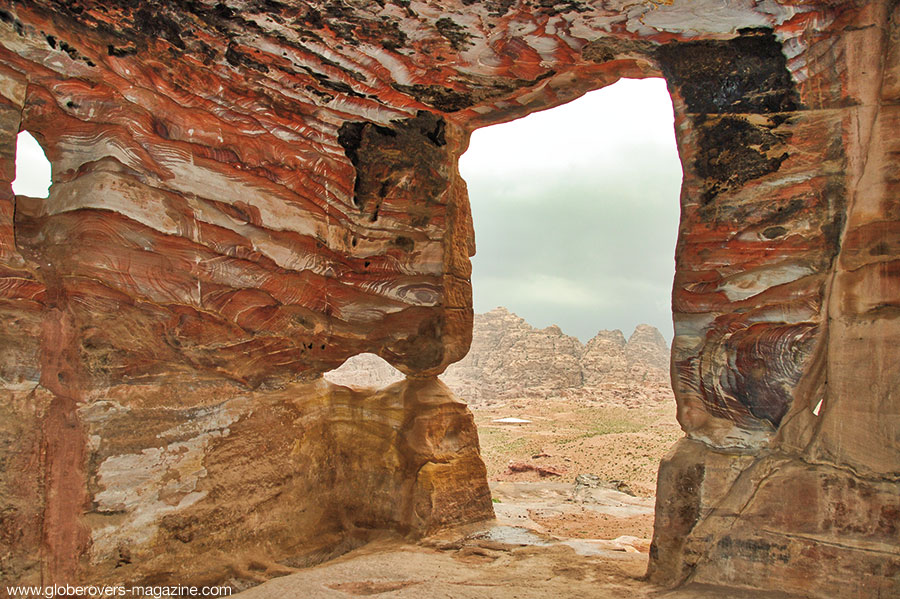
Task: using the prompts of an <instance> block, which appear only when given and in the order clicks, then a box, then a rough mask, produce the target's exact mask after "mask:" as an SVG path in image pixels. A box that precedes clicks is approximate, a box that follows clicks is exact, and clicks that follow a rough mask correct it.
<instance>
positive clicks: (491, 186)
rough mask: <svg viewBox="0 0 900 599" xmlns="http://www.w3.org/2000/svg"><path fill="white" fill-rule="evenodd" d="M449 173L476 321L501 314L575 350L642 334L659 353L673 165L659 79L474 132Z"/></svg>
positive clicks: (669, 268) (668, 283)
mask: <svg viewBox="0 0 900 599" xmlns="http://www.w3.org/2000/svg"><path fill="white" fill-rule="evenodd" d="M460 170H461V172H462V175H463V177H464V178H465V180H466V182H467V183H468V187H469V200H470V202H471V204H472V215H473V218H474V222H475V243H476V246H477V254H476V255H475V257H474V258H473V259H472V264H473V274H472V286H473V290H474V291H473V292H474V296H475V311H476V312H486V311H488V310H491V309H493V308H495V307H497V306H506V307H507V308H509V309H510V310H512V311H513V312H515V313H516V314H518V315H519V316H521V317H523V318H525V319H526V320H528V321H529V322H530V323H531V324H532V325H534V326H537V327H545V326H547V325H550V324H558V325H559V326H560V327H561V328H562V329H563V331H565V332H566V333H568V334H570V335H575V336H577V337H579V338H581V339H582V341H587V340H588V339H590V338H591V337H593V336H594V335H595V334H596V333H597V331H598V330H600V329H621V330H622V331H623V332H624V333H625V336H626V337H628V336H629V335H630V334H631V332H632V331H633V330H634V327H635V325H637V324H640V323H648V324H651V325H653V326H655V327H657V328H658V329H659V330H660V331H661V332H662V333H663V335H664V336H665V337H666V339H667V340H668V341H669V342H671V339H672V312H671V308H670V296H671V289H672V277H673V275H674V272H675V261H674V255H675V240H676V236H677V231H678V215H679V206H678V196H679V188H680V185H681V164H680V162H679V161H678V154H677V150H676V148H675V135H674V128H673V116H672V102H671V100H670V99H669V95H668V92H667V91H666V85H665V82H664V81H663V80H662V79H644V80H634V79H623V80H620V81H619V82H618V83H616V84H614V85H611V86H609V87H606V88H604V89H601V90H598V91H594V92H591V93H589V94H586V95H585V96H583V97H581V98H579V99H578V100H575V101H573V102H570V103H569V104H566V105H564V106H560V107H557V108H554V109H552V110H547V111H544V112H539V113H535V114H532V115H530V116H528V117H525V118H523V119H519V120H517V121H513V122H511V123H505V124H502V125H494V126H493V127H486V128H484V129H479V130H478V131H475V132H474V133H473V134H472V141H471V144H470V146H469V150H468V151H467V152H466V153H465V154H464V155H463V157H462V159H461V160H460Z"/></svg>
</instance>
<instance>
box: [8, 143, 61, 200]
mask: <svg viewBox="0 0 900 599" xmlns="http://www.w3.org/2000/svg"><path fill="white" fill-rule="evenodd" d="M50 173H51V168H50V161H49V160H47V155H46V154H44V149H43V148H42V147H41V144H39V143H38V141H37V140H36V139H35V138H34V137H33V136H32V135H31V133H29V132H28V131H22V132H21V133H19V137H18V139H17V140H16V178H15V180H14V181H13V183H12V188H13V192H14V193H15V194H16V195H23V196H29V197H32V198H46V197H48V196H49V195H50V184H51V182H52V179H51V174H50Z"/></svg>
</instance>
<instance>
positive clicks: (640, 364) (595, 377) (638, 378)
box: [326, 308, 671, 404]
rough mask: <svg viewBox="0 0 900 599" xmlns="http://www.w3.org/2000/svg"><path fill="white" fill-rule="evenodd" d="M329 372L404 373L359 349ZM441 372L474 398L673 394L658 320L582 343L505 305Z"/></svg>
mask: <svg viewBox="0 0 900 599" xmlns="http://www.w3.org/2000/svg"><path fill="white" fill-rule="evenodd" d="M326 377H327V378H328V379H329V380H331V381H332V382H335V383H338V384H342V385H351V386H352V385H357V386H376V387H377V386H384V385H387V384H390V383H392V382H395V381H398V380H401V379H402V378H403V375H402V374H401V373H400V372H399V371H397V370H396V369H394V368H393V367H391V366H390V365H389V364H387V362H385V361H384V360H382V359H381V358H379V357H377V356H374V355H371V354H361V355H359V356H354V357H353V358H350V359H349V360H347V362H345V363H344V365H343V366H341V367H340V368H338V369H337V370H333V371H331V372H329V373H328V374H326ZM441 378H442V379H443V381H444V382H445V383H446V384H447V386H449V387H450V388H451V389H452V390H453V392H454V393H456V394H457V395H458V396H459V397H461V398H463V399H465V400H466V401H468V402H469V403H474V404H482V403H493V402H494V401H498V400H504V399H511V398H515V397H524V396H528V397H580V398H584V399H592V400H600V401H610V402H614V403H625V404H630V403H634V402H642V401H646V400H647V399H665V398H668V397H671V389H670V386H669V348H668V346H667V345H666V341H665V339H664V338H663V336H662V334H661V333H660V332H659V331H658V330H657V329H656V328H654V327H651V326H649V325H646V324H642V325H638V326H637V327H636V328H635V330H634V332H633V333H632V334H631V337H629V338H628V340H627V341H626V339H625V336H624V335H623V334H622V331H619V330H613V331H600V332H599V333H597V335H596V336H595V337H594V338H593V339H591V340H590V341H588V343H587V345H585V344H582V343H581V341H579V340H578V339H577V338H576V337H571V336H569V335H566V334H565V333H563V332H562V330H561V329H560V328H559V327H558V326H555V325H553V326H549V327H546V328H543V329H536V328H534V327H533V326H531V325H530V324H528V322H526V321H525V319H523V318H521V317H519V316H517V315H515V314H513V313H512V312H510V311H509V310H507V309H506V308H496V309H494V310H491V311H490V312H487V313H485V314H476V315H475V320H474V326H473V332H472V347H471V349H470V350H469V353H468V354H467V355H466V357H465V358H463V359H462V360H461V361H460V362H458V363H456V364H453V365H451V366H450V367H449V368H448V369H447V371H446V372H445V373H444V374H443V375H442V377H441Z"/></svg>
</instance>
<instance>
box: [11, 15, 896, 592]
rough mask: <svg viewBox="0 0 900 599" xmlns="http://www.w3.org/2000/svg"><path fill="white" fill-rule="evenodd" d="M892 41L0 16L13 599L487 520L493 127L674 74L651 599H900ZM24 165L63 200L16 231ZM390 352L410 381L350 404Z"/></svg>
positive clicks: (578, 22) (561, 18) (522, 18)
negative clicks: (15, 189)
mask: <svg viewBox="0 0 900 599" xmlns="http://www.w3.org/2000/svg"><path fill="white" fill-rule="evenodd" d="M898 10H900V9H898V7H897V4H896V2H891V1H888V0H874V1H871V2H863V1H861V0H859V1H851V2H844V1H842V2H836V1H835V2H832V1H830V0H821V1H806V0H796V1H793V0H765V1H760V2H757V1H751V0H746V1H745V0H735V1H733V2H732V1H729V2H720V1H718V0H715V1H713V0H692V1H688V0H673V1H672V2H656V1H650V0H647V1H637V0H635V1H634V2H618V1H608V2H607V1H602V2H592V3H588V2H580V1H574V2H553V1H544V0H541V1H539V2H530V3H527V2H506V1H493V0H490V1H484V2H478V1H473V0H463V1H462V2H444V3H440V6H438V5H436V4H434V3H426V2H418V1H412V2H385V3H345V2H340V1H331V0H329V1H324V2H310V3H306V2H304V3H299V2H293V1H291V2H254V1H250V0H246V1H244V0H240V1H239V0H228V1H227V2H205V1H198V2H184V3H182V2H178V3H176V2H164V1H161V0H150V1H148V2H141V3H136V2H131V1H124V0H123V1H121V2H119V1H114V2H109V1H103V2H100V1H94V0H72V1H71V2H65V3H60V2H49V1H47V2H29V3H20V2H15V3H14V2H9V1H5V2H2V3H0V97H2V102H0V180H2V185H0V311H2V313H3V315H2V319H0V389H2V390H0V393H2V401H0V411H2V418H0V463H2V465H3V468H2V475H0V513H2V518H3V520H2V525H0V547H2V551H0V569H2V572H3V578H4V579H6V578H11V579H14V580H18V581H22V582H29V581H38V580H40V581H42V582H44V583H52V582H65V581H69V580H77V579H81V580H84V579H85V576H86V575H87V574H91V575H96V578H100V577H107V578H110V579H112V578H115V579H116V580H119V581H121V580H124V579H131V580H160V579H162V578H166V577H171V576H174V575H175V574H176V573H177V574H178V577H179V582H183V583H187V582H190V581H191V580H201V579H202V580H221V579H223V576H224V574H223V573H222V572H223V568H222V563H223V562H225V561H228V558H227V557H222V554H220V553H215V552H214V551H213V549H214V548H216V549H221V548H223V547H227V550H228V553H229V554H234V555H237V556H250V555H253V558H252V560H251V559H250V558H249V557H238V558H236V559H235V560H234V563H233V564H231V566H230V568H231V571H232V572H235V573H236V574H235V576H237V577H238V578H242V579H252V578H253V576H257V577H264V576H265V570H266V569H267V568H270V566H271V568H276V569H277V566H275V565H273V564H277V563H282V564H288V563H291V561H292V560H295V559H300V557H298V556H303V555H309V552H310V551H312V552H315V551H316V550H317V548H316V547H314V546H313V545H312V544H310V543H307V542H305V541H304V539H312V538H314V537H318V538H324V535H327V534H332V533H333V534H335V535H338V536H340V537H342V538H349V537H352V535H353V533H354V531H360V530H363V531H364V530H369V529H372V528H377V527H382V526H391V527H395V528H400V529H401V530H413V529H415V530H426V529H428V528H430V527H433V526H439V525H442V524H445V523H449V522H458V521H464V520H471V519H474V518H478V517H484V516H486V515H489V514H490V503H489V501H488V500H487V495H486V493H485V489H486V485H485V482H484V475H483V467H482V466H480V461H479V460H478V458H477V441H476V437H475V435H474V429H473V425H472V422H471V417H470V416H469V415H468V414H467V413H466V411H465V410H464V408H462V407H460V406H459V405H458V404H457V403H456V402H455V401H454V400H453V399H452V398H450V397H449V395H448V394H447V392H446V390H445V389H444V388H443V387H442V386H441V385H440V384H439V383H438V382H436V381H435V380H434V378H433V377H434V376H436V375H437V374H439V373H441V372H442V371H443V370H444V369H445V368H446V367H447V365H449V364H451V363H453V362H455V361H457V360H459V359H460V358H462V356H463V355H464V354H465V352H466V349H467V348H468V345H469V341H470V334H471V324H472V311H471V290H470V284H469V268H470V266H469V262H468V257H469V256H470V255H471V254H472V253H473V252H474V250H475V245H474V240H473V235H472V228H471V222H470V216H469V210H468V205H467V199H466V193H465V185H464V183H463V182H462V181H461V179H460V178H459V175H458V171H457V169H456V159H457V157H458V155H459V154H460V153H461V152H462V151H463V149H464V148H465V146H466V143H467V137H468V134H469V132H470V131H471V130H473V129H474V128H476V127H479V126H484V125H488V124H491V123H496V122H501V121H505V120H510V119H513V118H516V117H519V116H522V115H524V114H527V113H529V112H532V111H535V110H540V109H544V108H549V107H551V106H554V105H557V104H560V103H563V102H565V101H567V100H570V99H572V98H574V97H577V96H578V95H580V94H581V93H583V92H585V91H587V90H589V89H595V88H598V87H602V86H603V85H606V84H608V83H610V82H612V81H614V80H616V79H617V78H618V77H622V76H628V77H643V76H656V75H664V76H665V77H666V78H667V80H668V82H669V86H670V90H671V92H672V95H673V100H674V103H675V109H676V133H677V137H678V140H679V151H680V154H681V159H682V163H683V166H684V170H685V181H684V185H683V189H682V197H681V203H682V222H681V228H680V235H679V242H678V247H677V248H676V261H677V271H676V281H675V287H674V290H673V312H674V319H675V327H676V331H675V332H676V336H675V341H674V344H673V356H672V358H673V362H672V364H673V383H674V390H675V393H676V399H677V402H678V410H679V420H680V422H681V423H682V426H683V427H684V429H685V431H686V433H687V437H688V439H686V440H685V441H683V442H682V443H681V444H679V446H678V447H676V448H675V450H674V452H673V454H672V455H671V456H670V458H669V459H667V460H666V461H665V462H664V464H663V466H662V468H661V476H660V487H659V493H658V497H659V505H658V513H657V527H656V534H655V539H654V545H653V551H652V560H651V569H650V574H651V579H652V580H655V581H658V582H668V583H673V584H677V583H681V582H684V581H689V580H693V581H698V582H712V583H728V584H734V585H739V586H750V587H760V588H764V589H777V590H788V591H795V590H801V591H802V592H804V593H808V594H812V595H815V596H820V597H827V596H835V595H840V596H842V597H877V596H889V595H891V594H897V593H898V592H900V582H898V572H900V555H898V550H897V545H898V544H897V528H896V523H897V514H898V513H900V505H898V504H897V501H898V500H897V497H898V496H900V493H898V488H897V485H898V482H897V481H898V480H900V456H898V452H900V442H898V440H900V439H898V438H900V433H898V431H900V423H898V416H897V414H898V413H900V409H898V405H897V402H898V399H897V397H896V392H895V389H896V388H897V387H898V382H900V380H898V376H900V374H898V372H900V369H898V368H897V350H896V348H897V347H898V341H900V339H898V338H900V325H898V324H897V323H898V320H897V309H898V306H900V299H898V298H900V287H898V281H900V278H898V276H897V264H898V258H897V257H898V234H897V231H898V225H897V223H898V222H900V219H898V214H897V203H896V198H897V195H898V189H897V185H898V184H897V181H898V178H897V160H896V156H897V152H898V148H897V147H896V146H897V143H898V142H897V136H896V135H894V134H893V133H894V132H895V131H896V130H897V124H898V120H900V119H898V113H897V106H898V98H900V83H898V81H900V77H898V65H900V60H898V52H900V51H898V39H900V28H898V21H900V15H898ZM587 125H589V124H586V126H587ZM20 129H27V130H29V131H31V132H32V133H33V134H34V135H35V137H36V138H37V139H38V140H39V141H40V142H41V144H42V145H43V147H44V149H45V150H46V152H47V155H48V157H49V158H50V160H51V162H52V164H53V180H54V184H53V186H52V188H51V192H50V198H49V199H47V200H35V199H32V198H25V197H14V196H13V194H12V191H11V188H10V186H9V181H10V180H11V178H12V176H13V157H14V147H15V134H16V133H17V132H18V131H19V130H20ZM360 352H372V353H376V354H378V355H380V356H382V357H384V358H385V359H386V360H388V361H389V362H390V363H391V364H393V365H394V366H396V367H397V368H399V369H400V370H402V371H403V372H404V373H406V374H407V375H409V376H410V377H411V379H410V380H409V381H408V382H406V383H404V384H401V387H391V388H390V389H393V391H390V390H385V391H383V392H376V391H374V390H370V391H368V392H364V393H362V394H361V395H360V394H348V392H347V391H345V390H341V389H339V388H334V387H330V386H328V385H325V384H323V383H321V382H319V376H320V374H321V373H322V372H325V371H327V370H330V369H332V368H334V367H335V366H337V365H338V364H341V363H342V362H343V361H344V360H345V359H346V358H347V357H348V356H351V355H354V354H357V353H360ZM400 398H402V400H401V399H400ZM820 400H822V406H821V409H820V410H819V411H818V412H817V414H816V413H814V411H813V410H814V408H815V406H817V405H818V404H819V401H820ZM410 438H413V439H416V440H415V441H414V442H413V441H409V440H408V439H410ZM360 439H367V440H368V441H367V443H366V444H361V443H359V440H360ZM248 456H249V457H248ZM248 460H249V462H248ZM292 460H293V461H292ZM423 460H424V462H423ZM125 473H129V474H125ZM135 473H137V476H135ZM142 481H146V484H144V482H142ZM241 485H243V487H242V486H241ZM332 489H334V490H332ZM238 491H241V492H239V493H238ZM236 493H237V494H236ZM398 493H399V495H398ZM361 496H365V497H367V498H368V497H371V498H372V504H371V505H367V506H366V507H365V508H360V505H359V498H360V497H361ZM398 497H402V499H400V500H398V499H397V498H398ZM328 502H331V505H330V507H329V509H327V510H326V509H325V508H324V507H323V503H328ZM397 505H401V506H405V507H403V508H402V509H399V508H397V507H396V506H397ZM410 506H412V507H410ZM398 509H399V511H397V510H398ZM283 526H288V527H295V528H293V529H289V530H287V531H282V533H279V532H278V528H279V527H283ZM292 530H293V532H295V533H296V535H295V534H291V531H292ZM110 531H119V532H118V533H117V532H110ZM116 534H120V535H122V536H121V538H119V537H116V536H115V535H116ZM267 535H271V536H272V537H273V539H275V540H274V541H273V542H272V543H267V544H263V545H261V544H260V539H261V538H263V537H265V536H267ZM341 542H342V541H336V542H335V543H332V544H331V545H330V549H328V550H335V548H336V547H339V546H340V544H341ZM147 555H153V556H155V559H152V560H149V561H142V560H139V559H134V558H133V557H132V556H147ZM250 564H256V566H254V569H253V570H252V572H251V571H250V570H249V568H250ZM259 564H269V565H270V566H259ZM254 572H255V573H256V574H254ZM260 572H262V573H260ZM191 577H193V578H191ZM96 578H94V579H95V580H96Z"/></svg>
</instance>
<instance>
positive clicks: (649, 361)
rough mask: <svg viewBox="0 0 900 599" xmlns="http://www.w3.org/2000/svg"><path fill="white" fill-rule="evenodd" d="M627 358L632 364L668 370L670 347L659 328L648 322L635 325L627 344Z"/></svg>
mask: <svg viewBox="0 0 900 599" xmlns="http://www.w3.org/2000/svg"><path fill="white" fill-rule="evenodd" d="M625 358H626V360H628V362H629V363H631V364H636V363H640V364H644V365H645V366H647V367H650V368H657V369H661V370H668V368H669V348H668V345H667V344H666V340H665V338H664V337H663V336H662V333H660V332H659V329H657V328H655V327H651V326H650V325H648V324H639V325H638V326H637V327H635V329H634V332H633V333H632V334H631V337H629V338H628V343H627V344H626V345H625Z"/></svg>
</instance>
